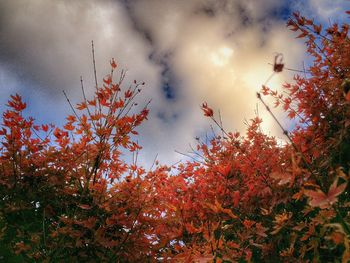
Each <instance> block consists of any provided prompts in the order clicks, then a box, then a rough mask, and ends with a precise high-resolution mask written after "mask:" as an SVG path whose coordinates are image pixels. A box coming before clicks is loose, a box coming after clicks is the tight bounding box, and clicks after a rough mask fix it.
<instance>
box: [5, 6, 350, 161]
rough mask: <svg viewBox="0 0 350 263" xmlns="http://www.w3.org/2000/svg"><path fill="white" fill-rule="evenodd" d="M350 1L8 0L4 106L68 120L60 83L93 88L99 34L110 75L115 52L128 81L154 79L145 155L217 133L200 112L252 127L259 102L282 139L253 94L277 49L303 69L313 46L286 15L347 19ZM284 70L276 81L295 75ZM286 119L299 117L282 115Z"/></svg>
mask: <svg viewBox="0 0 350 263" xmlns="http://www.w3.org/2000/svg"><path fill="white" fill-rule="evenodd" d="M349 9H350V5H349V1H346V0H343V1H341V0H296V1H287V0H263V1H262V0H244V1H243V0H227V1H226V0H219V1H217V0H177V1H175V0H120V1H117V0H100V1H99V0H95V1H93V0H0V105H1V106H0V111H3V110H4V105H5V103H6V101H7V99H8V97H9V96H10V94H14V93H16V92H18V93H20V94H21V95H22V96H23V97H24V100H25V101H26V102H27V103H28V104H29V108H28V111H27V112H28V115H31V116H34V117H35V118H36V119H37V120H38V122H39V123H42V122H46V123H56V124H58V125H61V124H62V123H63V122H64V117H65V116H66V115H67V114H71V112H70V109H69V106H68V105H67V102H66V100H65V98H64V95H63V93H62V90H65V91H66V92H67V94H68V95H69V97H70V99H71V100H72V101H73V102H80V100H81V99H82V95H81V90H80V82H79V79H80V76H83V78H84V82H85V88H86V90H87V93H88V94H90V95H91V94H92V92H93V90H94V88H93V78H92V76H93V71H92V63H91V40H94V43H95V48H96V60H97V62H96V63H97V74H98V78H99V79H102V78H103V77H104V76H105V75H106V74H107V73H108V70H109V60H110V58H112V57H114V58H115V59H116V60H117V62H118V65H119V67H120V68H123V69H126V70H127V74H128V75H127V79H126V81H125V84H126V85H127V84H128V82H130V81H132V80H134V79H136V80H139V81H145V82H146V88H145V89H144V91H143V94H142V96H141V97H140V98H139V99H138V102H139V103H140V104H142V102H146V101H148V100H149V99H152V104H151V106H150V109H151V113H150V117H149V121H148V122H147V123H145V124H143V125H142V127H141V128H140V129H139V131H140V133H141V136H140V138H139V140H140V142H141V144H142V145H143V146H144V150H143V153H142V154H141V158H140V159H141V162H142V163H143V164H146V165H148V164H149V163H151V162H152V161H153V159H154V156H155V155H156V154H158V156H159V157H158V159H159V160H160V161H162V162H167V163H168V164H170V163H172V162H176V161H177V160H179V159H183V156H181V155H179V154H177V153H176V152H175V150H178V151H181V152H186V151H188V150H190V146H189V144H192V145H194V144H195V137H201V138H203V137H205V134H206V133H207V132H208V133H210V126H209V125H210V124H211V123H210V121H209V120H208V119H207V118H205V117H204V116H203V114H202V112H201V110H200V105H201V103H202V102H204V101H206V102H208V104H209V105H210V106H211V107H212V108H213V109H214V110H215V111H216V112H217V111H218V110H220V112H221V115H222V119H223V125H224V128H225V129H227V130H228V131H244V130H245V128H246V126H245V124H244V121H245V120H249V119H250V118H252V117H254V116H255V114H256V111H257V110H258V112H259V115H260V116H261V117H262V118H263V119H264V125H263V128H264V131H265V132H266V133H270V134H273V135H276V136H277V137H278V138H282V135H281V133H280V131H278V129H277V127H276V124H274V123H273V121H272V120H271V118H270V117H269V116H268V114H266V112H264V109H263V108H262V107H261V105H259V104H258V101H257V99H256V97H255V92H256V91H257V90H259V89H260V87H261V84H262V83H264V81H265V80H266V79H267V77H268V76H269V75H270V74H271V71H272V69H271V65H269V64H268V63H271V62H272V59H273V57H274V56H275V54H276V53H283V55H284V61H285V63H286V66H288V67H290V68H297V69H301V68H302V65H303V62H305V63H307V62H308V58H307V57H305V48H304V46H303V43H302V42H301V41H298V40H297V39H295V36H296V35H295V34H293V32H290V31H288V30H287V29H286V26H285V23H286V20H287V19H288V17H289V16H290V15H291V13H292V12H295V11H298V10H299V11H300V12H301V13H302V14H304V15H307V16H309V17H311V18H314V19H315V20H317V21H320V22H321V23H323V24H325V25H327V24H328V23H329V22H330V21H331V22H337V21H338V22H342V21H344V20H345V19H347V18H346V16H345V15H344V11H345V10H349ZM292 77H293V73H292V72H287V71H286V72H283V73H282V74H279V75H277V76H275V77H274V78H273V80H272V81H270V82H269V85H270V86H271V87H273V88H275V89H278V88H279V87H280V85H281V83H283V82H285V81H288V80H291V79H292ZM277 114H278V116H279V118H280V119H281V120H282V123H284V125H285V126H286V127H289V128H290V126H291V125H292V124H290V123H288V122H287V120H286V119H285V118H284V116H283V115H282V114H281V113H277Z"/></svg>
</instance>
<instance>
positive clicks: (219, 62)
mask: <svg viewBox="0 0 350 263" xmlns="http://www.w3.org/2000/svg"><path fill="white" fill-rule="evenodd" d="M232 54H233V50H232V49H231V48H228V47H222V48H220V49H219V50H217V51H215V52H213V53H211V55H210V60H211V62H212V63H213V64H214V65H215V66H218V67H223V66H225V65H226V64H227V63H228V62H229V60H230V57H231V56H232Z"/></svg>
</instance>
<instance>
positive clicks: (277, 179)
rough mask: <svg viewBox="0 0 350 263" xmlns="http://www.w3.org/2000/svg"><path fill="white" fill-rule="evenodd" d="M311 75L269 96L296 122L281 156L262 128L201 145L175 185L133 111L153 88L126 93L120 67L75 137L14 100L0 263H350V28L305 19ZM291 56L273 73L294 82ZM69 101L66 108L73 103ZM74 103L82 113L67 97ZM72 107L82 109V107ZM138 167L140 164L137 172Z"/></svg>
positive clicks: (76, 123) (137, 86)
mask: <svg viewBox="0 0 350 263" xmlns="http://www.w3.org/2000/svg"><path fill="white" fill-rule="evenodd" d="M288 26H289V27H290V28H291V30H292V31H296V32H299V35H298V37H299V38H304V39H305V41H306V46H307V51H308V53H309V54H310V55H311V57H312V58H313V63H312V65H311V66H310V68H309V69H308V70H307V71H306V70H305V74H304V75H296V76H295V78H294V80H295V82H294V83H293V84H289V83H287V84H285V85H284V87H283V88H284V92H283V93H278V92H277V91H274V90H272V89H271V88H269V87H268V86H266V85H264V86H263V87H262V89H261V93H258V99H259V100H260V101H261V102H262V103H263V104H264V105H265V107H266V109H267V110H268V111H269V112H270V113H271V114H272V116H273V117H274V115H273V113H272V110H271V109H270V108H269V107H268V106H267V104H266V103H265V102H264V99H263V95H268V96H272V97H273V98H274V99H275V105H276V106H278V105H281V106H282V107H283V110H284V111H285V112H287V113H288V116H289V117H290V118H291V119H293V120H294V121H295V122H296V123H297V124H296V127H295V128H294V130H293V131H291V132H287V131H286V130H284V129H283V127H282V126H281V125H280V123H279V122H278V120H277V119H276V121H277V124H278V125H280V126H281V128H282V129H283V132H284V134H285V135H286V137H287V139H288V140H289V142H288V143H286V144H285V145H279V144H278V143H277V142H276V139H275V138H274V137H270V136H267V135H265V134H264V133H262V132H261V130H260V123H261V121H262V120H261V119H259V118H255V119H253V120H251V122H250V125H249V127H248V129H247V132H246V134H245V135H240V134H239V133H230V132H226V131H225V130H224V129H223V128H222V127H221V125H220V124H219V123H218V122H217V121H216V119H215V114H214V111H213V110H212V109H211V108H210V107H209V106H208V105H207V103H203V106H202V109H203V111H204V115H205V116H207V117H209V118H211V119H212V120H213V121H214V122H215V123H216V124H217V125H218V126H219V127H220V129H221V131H222V134H221V135H220V136H215V137H214V138H213V139H212V140H211V142H210V144H205V143H202V142H200V141H199V143H198V146H197V150H196V152H195V154H196V156H198V160H196V161H192V162H187V163H180V164H179V165H178V166H177V167H176V169H177V171H178V172H177V173H176V174H175V175H174V174H170V173H169V170H170V167H167V166H161V165H159V164H158V163H157V164H156V166H155V168H154V169H151V170H150V171H145V170H144V169H143V168H142V167H140V166H138V165H137V163H136V161H132V162H131V163H127V162H125V161H124V160H123V158H122V157H121V155H122V153H125V152H127V151H128V152H130V153H131V154H133V155H134V157H135V156H137V153H138V151H139V150H140V149H141V147H140V146H139V145H138V144H137V142H136V141H135V140H134V139H133V138H134V137H135V136H136V135H137V132H136V131H135V129H136V128H137V126H139V125H140V124H141V123H142V122H143V121H144V120H145V119H147V114H148V109H147V105H146V106H145V107H144V108H142V109H141V110H140V111H139V112H138V113H134V112H135V111H134V109H135V108H137V104H136V103H135V102H134V101H135V97H136V96H137V95H138V94H139V93H140V92H141V89H142V86H143V83H137V82H136V81H135V82H134V83H133V85H132V86H131V87H130V88H129V89H126V90H125V89H123V87H122V86H123V85H122V84H123V81H124V76H125V74H124V73H123V72H121V75H120V78H119V80H118V81H117V82H114V80H113V73H114V71H115V70H116V68H117V64H116V62H115V61H114V60H112V61H111V73H110V74H109V75H107V76H106V77H105V78H104V79H103V85H102V86H101V87H99V86H98V85H97V82H96V92H95V96H94V98H93V99H92V100H87V99H86V98H85V93H84V88H83V87H82V91H83V95H84V100H83V102H82V103H80V104H78V105H77V106H76V108H75V109H74V108H73V107H72V112H73V115H70V116H68V117H67V122H66V124H65V125H64V127H63V128H58V127H56V126H54V125H36V124H35V123H34V119H33V118H26V117H24V115H23V111H24V110H25V108H26V104H25V103H24V102H23V101H22V99H21V97H20V96H19V95H15V96H11V99H10V101H9V103H8V107H9V109H8V110H7V111H6V112H5V113H4V114H3V121H2V127H1V130H0V136H1V154H0V169H1V174H0V193H1V199H0V230H1V231H0V251H1V252H0V253H1V256H2V258H3V259H4V260H5V261H11V262H23V261H25V262H36V261H44V262H46V261H54V262H55V261H68V262H75V261H84V262H85V261H86V262H99V261H101V262H115V261H116V262H154V261H165V262H166V261H172V262H174V261H175V262H260V261H266V262H279V261H285V262H296V261H298V262H299V261H303V262H348V261H350V245H349V238H350V226H349V222H350V218H349V217H350V213H349V212H350V203H349V200H350V196H349V193H350V188H349V184H348V180H349V176H350V167H349V165H350V158H349V157H350V129H349V126H350V95H349V86H350V84H349V83H350V81H349V79H350V76H349V68H350V57H349V48H350V41H349V37H348V30H349V25H347V24H344V25H337V24H334V25H332V26H331V27H329V28H328V29H326V30H322V27H321V25H317V24H315V23H314V22H313V21H311V20H309V19H307V18H305V17H302V16H301V15H299V14H294V18H293V19H291V20H290V21H289V22H288ZM283 66H284V65H283V63H282V61H281V56H280V55H278V56H277V57H276V59H275V64H274V67H273V69H274V72H275V73H278V72H281V71H282V70H283ZM67 99H68V98H67ZM68 102H69V104H70V101H69V99H68ZM70 105H71V104H70ZM135 159H136V158H134V160H135Z"/></svg>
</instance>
